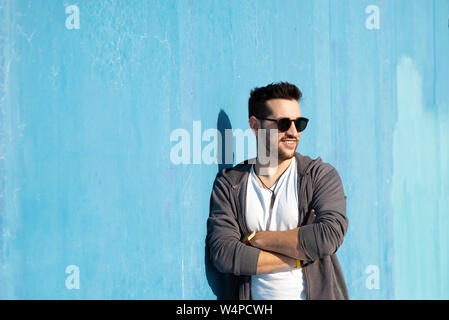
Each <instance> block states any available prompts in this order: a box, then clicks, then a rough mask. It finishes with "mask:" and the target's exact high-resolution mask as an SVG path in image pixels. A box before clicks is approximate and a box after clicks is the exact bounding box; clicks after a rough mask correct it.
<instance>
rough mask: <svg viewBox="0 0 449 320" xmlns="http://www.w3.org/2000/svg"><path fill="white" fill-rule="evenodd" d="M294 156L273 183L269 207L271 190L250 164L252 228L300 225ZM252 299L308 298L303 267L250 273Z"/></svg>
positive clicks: (249, 217)
mask: <svg viewBox="0 0 449 320" xmlns="http://www.w3.org/2000/svg"><path fill="white" fill-rule="evenodd" d="M297 174H298V173H297V167H296V160H295V157H293V158H292V161H291V163H290V165H289V167H288V168H287V169H286V170H285V171H284V173H283V174H282V176H281V177H280V178H279V179H278V181H277V182H276V183H275V184H274V185H273V186H271V187H270V189H271V190H274V193H275V200H274V205H273V208H272V209H270V204H271V196H272V192H271V191H270V190H268V189H265V188H264V187H263V186H262V184H261V182H260V180H259V178H258V177H257V176H256V174H255V172H254V165H252V166H251V173H250V175H249V177H248V184H247V197H246V208H247V210H246V223H247V225H248V228H249V230H250V231H254V230H256V231H266V230H269V231H284V230H290V229H295V228H297V227H298V218H299V217H298V215H299V213H298V191H297V190H298V189H297ZM251 296H252V299H253V300H305V299H306V292H305V281H304V275H303V271H302V269H296V268H292V269H284V270H281V271H275V272H271V273H266V274H258V275H252V276H251Z"/></svg>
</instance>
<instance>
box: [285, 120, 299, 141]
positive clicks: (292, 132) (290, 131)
mask: <svg viewBox="0 0 449 320" xmlns="http://www.w3.org/2000/svg"><path fill="white" fill-rule="evenodd" d="M285 133H286V134H288V135H289V136H292V137H295V138H296V137H297V136H298V130H296V126H295V122H294V121H290V128H288V130H287V131H286V132H285Z"/></svg>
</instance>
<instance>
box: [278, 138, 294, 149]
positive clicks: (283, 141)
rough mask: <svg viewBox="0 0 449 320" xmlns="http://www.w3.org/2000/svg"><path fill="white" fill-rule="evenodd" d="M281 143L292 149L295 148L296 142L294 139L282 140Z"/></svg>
mask: <svg viewBox="0 0 449 320" xmlns="http://www.w3.org/2000/svg"><path fill="white" fill-rule="evenodd" d="M281 142H282V143H283V144H284V145H286V146H287V147H294V146H296V140H295V139H284V140H281Z"/></svg>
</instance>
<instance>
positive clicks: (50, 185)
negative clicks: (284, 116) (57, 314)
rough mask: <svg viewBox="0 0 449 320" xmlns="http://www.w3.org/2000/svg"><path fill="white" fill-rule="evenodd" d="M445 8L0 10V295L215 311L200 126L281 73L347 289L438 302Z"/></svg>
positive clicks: (230, 5) (229, 114)
mask: <svg viewBox="0 0 449 320" xmlns="http://www.w3.org/2000/svg"><path fill="white" fill-rule="evenodd" d="M448 16H449V0H413V1H410V0H395V1H387V0H383V1H381V0H372V1H371V0H369V1H365V0H351V1H350V0H339V1H337V0H327V1H326V0H315V1H299V0H289V1H287V0H283V1H268V0H254V1H237V0H230V1H218V0H201V1H191V0H190V1H188V0H179V1H171V0H170V1H167V0H160V1H103V0H101V1H100V0H98V1H73V2H71V1H70V0H65V1H31V0H29V1H23V0H20V1H19V0H17V1H7V0H1V1H0V107H1V109H0V110H1V113H0V143H1V145H0V298H2V299H10V298H19V299H36V298H42V299H47V298H57V299H90V298H95V299H109V298H113V299H122V298H124V299H134V298H139V299H215V298H216V296H215V294H214V292H215V293H216V291H215V289H213V287H214V285H215V280H214V279H215V278H214V277H215V276H214V270H213V269H211V266H210V265H208V263H207V259H206V258H205V249H204V240H205V235H206V219H207V217H208V214H209V212H208V210H209V197H210V192H211V187H212V183H213V180H214V178H215V174H216V173H217V170H218V169H219V168H220V167H221V166H223V164H217V163H216V162H213V163H210V162H209V160H208V159H209V158H210V157H208V156H207V155H208V152H207V151H210V150H209V149H208V148H207V147H208V146H209V147H210V143H209V141H213V140H208V139H207V134H205V132H207V130H208V129H214V130H216V129H218V131H219V132H222V133H223V136H224V132H225V129H233V130H234V131H235V130H238V129H241V130H243V131H244V130H246V129H248V123H247V118H248V117H247V99H248V97H249V91H250V90H251V89H252V88H254V87H256V86H263V85H266V84H268V83H270V82H276V81H290V82H292V83H295V84H296V85H298V87H299V88H300V89H301V90H302V91H303V94H304V99H303V101H302V103H301V109H302V114H303V115H304V116H306V117H308V118H310V119H311V121H310V123H309V127H308V128H307V130H306V131H305V133H304V134H303V135H302V138H301V141H300V144H299V147H298V150H297V151H298V152H300V153H302V154H306V155H310V156H312V157H317V156H320V157H321V158H322V159H323V160H325V161H326V162H329V163H331V164H332V165H334V166H335V167H336V168H337V169H338V171H339V173H340V175H341V177H342V180H343V183H344V188H345V192H346V194H347V197H348V198H347V200H348V203H347V214H348V217H349V222H350V225H349V230H348V234H347V236H346V238H345V241H344V243H343V245H342V247H341V248H340V249H339V251H338V256H339V258H340V262H341V264H342V267H343V270H344V274H345V277H346V280H347V283H348V287H349V293H350V297H351V298H353V299H408V298H411V299H449V276H448V272H447V271H448V267H449V256H448V253H449V248H448V243H449V233H448V232H447V230H449V171H448V164H449V76H448V75H449V25H448V22H449V21H448ZM176 129H180V130H177V131H176ZM176 132H178V133H184V134H185V133H187V134H188V138H189V139H187V140H182V141H184V143H185V144H184V147H185V149H183V150H184V151H185V150H186V149H187V150H188V151H190V154H187V155H186V154H184V155H186V159H187V163H176V161H173V150H174V148H175V147H176V146H179V141H181V139H178V138H176V136H174V133H176ZM209 132H210V130H209ZM203 134H204V135H205V136H203V137H202V135H203ZM171 136H172V139H170V137H171ZM173 137H175V138H176V139H173ZM202 138H203V139H202ZM234 147H237V146H236V145H235V146H234ZM215 150H216V149H215ZM212 151H213V150H212ZM246 151H247V152H246V153H244V154H242V153H241V152H238V151H237V150H234V164H236V163H237V162H240V161H242V160H243V159H244V158H246V157H252V156H254V138H253V137H251V138H250V139H249V146H248V147H247V150H246ZM202 152H203V154H202ZM212 155H213V157H215V159H217V158H220V157H221V156H220V155H221V153H218V154H214V153H213V154H212Z"/></svg>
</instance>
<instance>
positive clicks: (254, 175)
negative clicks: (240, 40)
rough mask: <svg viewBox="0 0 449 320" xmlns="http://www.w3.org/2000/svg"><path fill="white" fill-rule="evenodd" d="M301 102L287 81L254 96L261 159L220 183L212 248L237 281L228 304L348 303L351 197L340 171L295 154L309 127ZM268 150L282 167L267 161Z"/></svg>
mask: <svg viewBox="0 0 449 320" xmlns="http://www.w3.org/2000/svg"><path fill="white" fill-rule="evenodd" d="M301 96H302V94H301V91H300V90H299V89H298V88H297V87H296V86H295V85H293V84H289V83H286V82H281V83H277V84H270V85H268V86H266V87H261V88H255V89H254V90H252V91H251V96H250V98H249V103H248V105H249V125H250V127H251V129H252V130H253V132H254V134H255V135H256V137H257V144H258V153H257V154H258V155H257V157H256V158H255V159H254V158H253V159H250V160H245V161H244V162H242V163H239V164H237V165H236V166H234V167H232V168H224V169H223V170H221V171H220V172H219V173H218V174H217V176H216V178H215V181H214V185H213V190H212V194H211V198H210V215H209V219H208V221H207V244H208V247H209V250H210V251H209V252H210V258H211V260H212V262H213V264H214V266H215V267H216V268H217V270H218V271H220V272H222V273H226V274H228V275H229V277H230V278H229V280H230V281H229V285H228V288H227V289H228V290H229V291H228V295H227V297H226V298H227V299H242V300H243V299H245V300H247V299H272V300H275V299H297V300H301V299H348V292H347V288H346V284H345V280H344V277H343V272H342V270H341V267H340V264H339V262H338V259H337V256H336V254H335V253H336V251H337V249H338V248H339V246H340V245H341V244H342V242H343V237H344V236H345V234H346V230H347V227H348V219H347V217H346V195H345V194H344V190H343V186H342V182H341V179H340V176H339V174H338V172H337V170H336V169H335V168H334V167H333V166H331V165H330V164H328V163H325V162H323V161H322V159H321V158H320V157H318V158H317V159H314V160H312V159H311V158H310V157H308V156H303V155H301V154H300V153H298V152H296V151H295V150H296V148H297V146H298V142H299V138H300V137H301V134H302V131H303V130H304V129H305V128H306V126H307V123H308V119H306V118H304V117H301V109H300V107H299V101H300V99H301ZM264 130H265V131H264ZM262 133H264V134H262ZM273 142H274V143H273ZM261 150H263V151H265V154H266V155H269V156H270V159H271V160H272V159H273V156H275V157H276V158H275V159H276V160H277V161H271V160H270V161H269V162H268V163H267V161H262V158H263V157H262V155H261V154H260V151H261Z"/></svg>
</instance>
